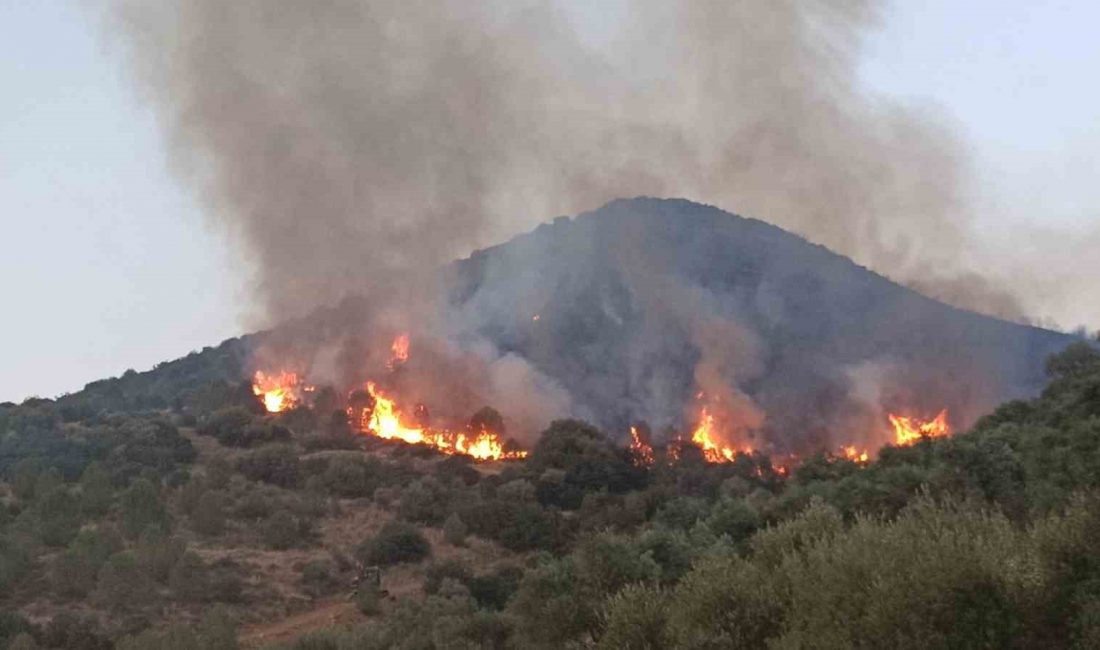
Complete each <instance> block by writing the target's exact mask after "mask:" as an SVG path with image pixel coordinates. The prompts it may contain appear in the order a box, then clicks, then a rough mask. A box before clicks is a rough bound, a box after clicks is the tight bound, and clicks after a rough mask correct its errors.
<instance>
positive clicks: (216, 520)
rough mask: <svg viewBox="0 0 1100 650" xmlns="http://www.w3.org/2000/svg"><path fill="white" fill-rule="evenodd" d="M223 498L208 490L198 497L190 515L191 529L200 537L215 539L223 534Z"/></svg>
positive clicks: (218, 493) (224, 517)
mask: <svg viewBox="0 0 1100 650" xmlns="http://www.w3.org/2000/svg"><path fill="white" fill-rule="evenodd" d="M225 519H226V516H225V496H224V494H223V493H222V492H220V491H216V490H208V491H206V492H204V493H203V494H202V496H201V497H199V499H198V502H197V503H196V504H195V507H194V510H193V512H192V513H191V527H192V528H193V529H194V530H195V532H197V533H199V534H200V535H207V536H210V537H216V536H218V535H221V534H222V533H224V532H225Z"/></svg>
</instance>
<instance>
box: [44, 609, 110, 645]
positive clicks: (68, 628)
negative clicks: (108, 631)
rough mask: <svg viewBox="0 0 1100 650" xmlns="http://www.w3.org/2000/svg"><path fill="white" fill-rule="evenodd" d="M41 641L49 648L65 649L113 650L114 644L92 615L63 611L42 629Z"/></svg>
mask: <svg viewBox="0 0 1100 650" xmlns="http://www.w3.org/2000/svg"><path fill="white" fill-rule="evenodd" d="M40 641H41V642H42V645H44V646H45V647H47V648H65V650H111V648H113V644H112V643H111V642H110V640H109V639H107V637H106V635H105V634H104V633H103V632H102V630H101V629H100V625H99V622H98V621H97V620H96V619H95V618H94V617H91V616H82V615H79V614H74V613H72V612H68V611H63V612H61V613H59V614H58V615H57V616H54V617H53V619H51V620H50V622H49V623H47V624H46V626H45V628H43V630H42V636H41V639H40Z"/></svg>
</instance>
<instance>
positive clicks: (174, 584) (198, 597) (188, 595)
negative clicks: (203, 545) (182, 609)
mask: <svg viewBox="0 0 1100 650" xmlns="http://www.w3.org/2000/svg"><path fill="white" fill-rule="evenodd" d="M206 574H207V569H206V563H205V562H203V561H202V558H200V557H199V556H198V554H196V553H193V552H192V551H187V552H185V553H184V554H183V555H182V556H181V557H180V558H179V560H178V561H177V562H176V564H175V566H173V567H172V570H171V571H170V572H169V574H168V587H169V588H170V589H171V590H172V593H173V595H174V596H175V598H177V599H179V600H182V601H184V602H191V603H201V602H204V601H206V600H207V599H208V597H209V589H208V585H207V579H206Z"/></svg>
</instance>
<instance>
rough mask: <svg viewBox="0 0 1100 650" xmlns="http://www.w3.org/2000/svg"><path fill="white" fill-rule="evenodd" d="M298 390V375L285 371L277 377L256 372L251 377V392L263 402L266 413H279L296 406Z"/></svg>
mask: <svg viewBox="0 0 1100 650" xmlns="http://www.w3.org/2000/svg"><path fill="white" fill-rule="evenodd" d="M298 388H299V386H298V375H297V374H296V373H293V372H286V371H285V370H284V371H282V372H280V373H279V374H278V375H268V374H265V373H264V372H262V371H260V370H257V371H256V374H255V375H253V377H252V392H253V393H254V394H255V395H256V396H257V397H259V398H261V399H262V400H263V403H264V408H265V409H267V412H268V413H279V412H281V411H285V410H286V409H288V408H291V407H293V406H295V405H297V403H298ZM309 388H310V387H307V390H308V389H309Z"/></svg>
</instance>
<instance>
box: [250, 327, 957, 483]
mask: <svg viewBox="0 0 1100 650" xmlns="http://www.w3.org/2000/svg"><path fill="white" fill-rule="evenodd" d="M390 351H391V357H390V360H389V361H388V362H387V364H386V367H387V368H388V369H389V371H390V372H394V371H396V370H397V369H399V368H400V367H401V366H403V365H404V364H405V363H407V362H408V360H409V337H408V335H407V334H401V335H398V336H397V337H396V338H395V339H394V340H393V343H392V344H391V346H390ZM252 391H253V393H254V394H255V395H256V396H257V397H259V398H260V400H261V401H262V402H263V405H264V408H265V409H266V410H267V411H268V412H269V413H281V412H284V411H287V410H289V409H293V408H296V407H299V406H308V404H307V402H306V400H305V396H306V395H307V394H309V393H312V392H314V391H315V387H314V386H311V385H309V384H306V383H304V382H302V380H301V378H300V376H299V374H298V373H295V372H289V371H285V370H283V371H279V372H277V373H270V374H269V373H265V372H263V371H257V372H256V373H255V375H254V376H253V385H252ZM696 399H697V400H703V399H705V395H704V394H703V393H698V394H697V395H696ZM346 403H347V406H346V407H345V412H346V413H347V417H348V421H349V423H350V424H351V426H352V428H353V429H354V430H355V431H357V432H359V433H361V434H363V435H370V436H376V437H378V438H382V439H383V440H400V441H402V442H405V443H408V444H414V445H426V446H429V447H432V448H434V449H436V450H437V451H439V452H441V453H444V454H462V455H466V456H470V457H472V458H474V459H476V460H480V461H488V460H517V459H522V458H525V457H526V456H527V452H526V451H524V450H522V449H519V448H518V447H517V446H516V445H515V444H514V443H512V442H511V441H509V440H507V439H506V438H505V437H504V435H503V429H504V427H503V420H501V419H500V418H499V416H497V417H496V418H483V417H482V418H479V417H477V416H475V417H474V418H472V419H471V421H470V422H469V423H467V424H466V425H465V426H463V427H456V428H446V427H436V426H432V425H431V424H430V422H429V419H430V418H429V412H428V409H427V407H426V406H425V405H424V404H416V405H415V406H413V407H412V408H411V409H409V408H408V407H405V406H402V405H400V404H399V401H398V398H397V397H396V396H395V395H394V394H392V393H391V392H389V391H387V390H384V389H383V388H382V387H381V386H380V385H379V383H378V382H375V381H368V382H367V383H366V385H365V387H364V388H362V389H355V390H352V391H351V392H350V393H349V395H348V398H347V401H346ZM489 410H490V411H491V409H489ZM719 412H720V409H716V408H715V407H714V405H712V404H703V405H702V406H701V407H700V408H699V416H698V420H697V422H696V424H695V425H694V427H693V428H692V429H691V436H690V439H685V438H683V437H681V436H680V435H676V439H675V440H672V441H671V443H670V444H668V445H666V446H665V447H664V454H665V455H666V456H667V457H668V458H669V459H671V460H676V459H678V458H679V456H680V451H681V447H682V446H683V445H684V444H685V443H688V442H689V441H690V444H692V445H694V446H696V447H698V448H699V449H700V450H701V452H702V454H703V458H704V459H706V461H707V462H709V463H729V462H734V461H735V460H736V459H737V457H738V456H739V455H742V454H744V455H751V454H752V453H753V451H754V449H753V446H752V445H751V444H749V443H748V442H741V443H736V442H731V441H734V440H738V439H744V438H745V437H746V435H747V434H746V432H744V431H737V430H733V428H732V427H730V426H728V425H724V424H723V418H722V417H720V416H719V415H718V414H717V413H719ZM493 413H495V411H494V412H493ZM887 420H888V422H889V424H890V431H889V432H888V433H886V434H885V435H886V437H887V441H888V442H887V444H893V445H897V446H908V445H913V444H916V443H917V442H919V441H920V440H922V439H926V438H942V437H946V436H950V435H951V433H952V432H951V427H950V425H949V423H948V412H947V409H944V410H942V411H940V412H939V414H938V415H936V417H934V418H931V419H927V420H926V419H922V418H920V417H916V416H903V415H897V414H895V413H889V414H888V415H887ZM629 450H630V452H631V455H632V458H633V462H634V463H635V465H637V466H639V467H651V466H653V465H654V464H655V463H656V458H657V455H656V452H655V450H654V446H653V443H652V440H651V435H650V432H649V429H648V427H645V426H644V425H635V426H631V427H630V441H629ZM832 455H833V456H834V457H837V458H843V459H846V460H849V461H852V462H855V463H860V464H864V463H867V462H869V461H870V459H871V458H872V452H871V451H869V450H868V449H867V448H866V447H861V446H859V445H855V444H843V445H841V446H840V447H839V448H838V450H837V451H836V452H834V453H833V454H832ZM799 462H800V458H799V457H798V455H796V454H787V455H786V456H784V462H783V463H782V464H781V465H777V467H779V468H780V469H781V470H782V471H780V474H783V475H786V474H787V472H788V471H789V468H790V467H793V466H795V465H797V464H799Z"/></svg>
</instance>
